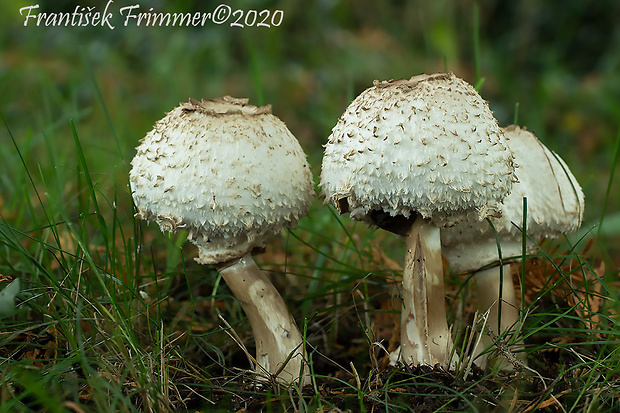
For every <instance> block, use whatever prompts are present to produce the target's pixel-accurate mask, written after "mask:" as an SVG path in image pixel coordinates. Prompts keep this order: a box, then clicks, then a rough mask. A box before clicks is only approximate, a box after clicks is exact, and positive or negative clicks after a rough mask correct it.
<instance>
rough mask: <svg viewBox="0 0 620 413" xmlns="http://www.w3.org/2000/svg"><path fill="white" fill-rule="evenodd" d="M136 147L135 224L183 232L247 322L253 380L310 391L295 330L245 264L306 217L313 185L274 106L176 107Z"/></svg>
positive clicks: (217, 102) (239, 102)
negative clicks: (253, 360) (267, 376)
mask: <svg viewBox="0 0 620 413" xmlns="http://www.w3.org/2000/svg"><path fill="white" fill-rule="evenodd" d="M141 142H142V143H141V144H140V146H139V147H138V148H137V154H136V156H135V157H134V159H133V161H132V170H131V172H130V183H131V192H132V195H133V199H134V201H135V205H136V208H137V211H138V213H137V214H136V217H138V218H140V219H146V220H149V221H155V222H157V223H158V224H159V227H160V228H161V230H162V231H168V232H175V231H178V230H184V231H187V233H188V235H187V239H189V240H190V241H191V242H192V243H193V244H194V245H196V246H197V247H198V258H196V261H197V262H198V263H200V264H213V265H215V267H216V269H217V270H218V271H219V273H220V274H221V276H222V278H223V279H224V280H225V282H226V284H227V285H228V287H229V288H230V290H231V291H232V293H233V294H234V296H235V297H236V298H237V299H238V300H239V301H240V302H241V306H242V307H243V310H244V311H245V313H246V315H247V316H248V318H249V321H250V324H251V326H252V332H253V334H254V339H255V342H256V363H257V366H255V368H256V373H257V376H260V375H261V374H263V375H264V373H265V372H268V373H269V374H270V375H271V376H272V377H275V376H276V375H277V380H278V381H280V382H283V383H292V382H294V381H296V380H297V379H298V378H300V377H301V383H302V384H304V383H306V382H307V378H306V377H305V376H306V375H307V367H306V365H305V362H304V354H305V350H304V345H303V340H302V336H301V334H300V332H299V329H298V328H297V326H296V325H295V322H294V320H293V318H292V316H291V315H290V313H289V311H288V309H287V307H286V304H285V303H284V301H283V299H282V297H281V296H280V294H279V293H278V291H277V290H276V289H275V287H274V286H273V285H272V283H271V282H270V281H269V279H268V278H267V277H266V276H265V274H263V272H262V271H261V270H260V269H259V268H258V266H257V265H256V263H255V262H254V260H253V258H252V255H251V252H252V251H256V250H261V249H263V248H265V245H266V242H267V240H268V239H269V237H271V236H272V235H273V234H276V233H278V232H280V231H281V230H283V229H284V228H287V227H288V228H293V227H295V226H296V224H297V222H298V221H299V219H300V218H301V217H303V216H305V215H307V213H308V210H309V207H310V204H311V203H312V201H313V198H314V185H313V181H312V175H311V172H310V168H309V166H308V163H307V161H306V155H305V153H304V151H303V150H302V148H301V146H300V145H299V142H297V140H296V139H295V137H294V136H293V135H292V134H291V132H290V131H289V130H288V129H287V127H286V125H285V124H284V123H283V122H282V121H281V120H280V119H279V118H277V117H276V116H274V115H272V114H271V107H270V106H263V107H256V106H252V105H249V104H248V100H247V99H236V98H232V97H230V96H226V97H223V98H218V99H213V100H206V99H203V100H202V101H197V100H195V99H190V101H189V102H188V103H181V104H180V106H178V107H176V108H174V110H172V111H171V112H169V113H168V114H167V115H166V116H165V117H164V118H163V119H161V120H159V121H158V122H157V123H156V124H155V126H154V128H153V130H152V131H150V132H149V133H148V134H147V135H146V137H145V138H144V139H143V140H142V141H141Z"/></svg>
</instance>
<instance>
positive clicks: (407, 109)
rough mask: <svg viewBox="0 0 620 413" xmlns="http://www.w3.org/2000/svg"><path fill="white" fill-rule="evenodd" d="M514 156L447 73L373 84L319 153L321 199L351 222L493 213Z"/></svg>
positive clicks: (474, 96) (473, 96)
mask: <svg viewBox="0 0 620 413" xmlns="http://www.w3.org/2000/svg"><path fill="white" fill-rule="evenodd" d="M514 179H515V178H514V165H513V157H512V154H511V153H510V151H509V150H508V148H507V146H506V144H505V143H504V140H503V134H502V132H501V130H500V128H499V126H498V125H497V121H496V120H495V118H494V117H493V114H492V113H491V111H490V110H489V107H488V105H487V103H486V101H484V100H483V99H482V98H481V97H480V95H479V94H478V93H477V92H476V90H475V89H474V88H473V87H472V86H471V85H469V84H468V83H467V82H465V81H463V80H462V79H459V78H458V77H456V76H454V74H452V73H440V74H434V75H425V74H423V75H418V76H414V77H412V78H411V79H409V80H395V81H388V82H385V81H384V82H378V81H375V83H374V86H373V87H371V88H369V89H367V90H365V91H364V92H362V93H361V94H360V95H359V96H358V97H357V98H356V99H355V100H354V101H353V102H352V103H351V104H350V105H349V107H348V108H347V109H346V111H345V112H344V114H343V115H342V116H341V117H340V119H339V120H338V123H337V124H336V126H335V127H334V128H333V130H332V134H331V135H330V137H329V141H328V143H327V145H326V146H325V154H324V157H323V165H322V173H321V183H320V185H321V188H322V190H323V193H324V194H325V196H326V202H330V201H331V202H332V203H333V204H334V205H335V206H336V208H338V210H339V211H340V213H346V212H347V211H350V212H351V218H353V219H360V220H366V221H370V220H371V219H370V217H369V215H370V214H371V213H372V212H373V211H383V212H386V213H389V214H390V215H391V216H397V215H402V216H405V217H409V216H410V214H411V213H412V212H417V213H419V214H421V215H422V216H423V217H424V218H426V219H429V220H431V221H432V222H433V224H435V225H436V226H440V227H441V226H446V225H453V224H454V223H456V222H458V221H459V220H460V219H461V217H462V216H463V215H464V214H466V213H467V212H468V211H472V210H475V211H476V213H477V214H478V215H479V217H480V219H484V218H485V217H486V216H489V215H493V214H494V213H495V210H496V209H497V208H498V207H497V204H499V203H500V202H501V201H502V200H503V198H504V197H505V196H506V195H507V194H508V193H509V192H510V187H511V185H512V182H513V180H514Z"/></svg>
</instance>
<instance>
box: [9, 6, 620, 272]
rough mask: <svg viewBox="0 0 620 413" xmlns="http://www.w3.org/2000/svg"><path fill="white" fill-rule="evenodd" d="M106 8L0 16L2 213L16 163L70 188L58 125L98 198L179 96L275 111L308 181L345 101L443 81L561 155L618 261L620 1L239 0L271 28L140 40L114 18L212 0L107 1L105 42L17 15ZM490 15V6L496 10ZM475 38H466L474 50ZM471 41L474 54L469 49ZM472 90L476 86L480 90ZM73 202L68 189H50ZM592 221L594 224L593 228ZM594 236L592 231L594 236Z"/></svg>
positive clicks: (123, 201) (145, 34) (141, 31)
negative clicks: (408, 81) (380, 84)
mask: <svg viewBox="0 0 620 413" xmlns="http://www.w3.org/2000/svg"><path fill="white" fill-rule="evenodd" d="M107 3H108V2H107V1H106V0H84V1H77V2H76V1H73V0H64V1H51V0H41V1H38V2H34V1H32V2H29V1H22V0H2V2H1V3H0V27H1V29H0V45H1V48H0V85H1V89H0V90H1V93H0V112H1V113H2V116H3V117H4V118H5V120H6V124H7V125H8V128H7V127H4V125H3V127H2V128H0V162H1V164H2V165H1V166H0V207H1V208H2V213H3V215H4V216H5V217H9V218H13V219H15V220H16V222H18V223H19V220H20V219H24V222H26V221H25V218H22V217H20V216H13V215H15V214H19V212H18V211H22V209H20V207H19V204H20V203H22V202H23V201H24V200H23V199H19V198H18V197H15V196H11V195H12V194H15V193H17V192H16V191H17V190H18V189H19V188H20V186H23V185H27V184H28V183H27V179H26V177H25V175H24V174H23V173H16V171H17V170H19V169H20V168H22V169H23V167H22V166H21V161H20V158H19V157H18V154H17V151H16V149H15V147H14V145H13V144H12V141H11V139H10V135H9V130H10V132H11V133H12V135H13V137H14V139H15V141H16V143H17V145H18V147H19V149H20V151H21V154H22V156H23V158H24V161H25V162H26V164H27V165H28V166H29V168H30V170H31V171H38V173H39V174H40V176H41V177H42V179H44V178H45V177H46V176H51V175H54V176H57V177H59V178H58V179H57V180H56V181H57V182H69V181H70V179H65V180H63V179H62V176H63V175H66V176H67V177H71V176H74V175H75V173H76V172H75V170H76V165H77V164H78V161H77V159H76V154H75V147H74V143H73V134H72V131H71V125H70V120H72V121H73V122H74V124H75V127H76V130H77V132H78V133H79V137H80V140H81V143H82V146H83V147H84V151H85V156H86V158H87V160H88V162H89V164H90V172H91V173H92V174H93V176H94V177H95V179H96V180H97V182H98V186H99V188H100V190H101V191H103V192H106V191H109V192H110V193H112V192H113V191H114V190H115V189H119V188H120V189H122V190H123V191H121V192H122V193H123V194H124V198H123V197H120V198H119V199H118V200H117V201H118V202H119V204H120V205H121V206H123V207H127V208H129V205H130V203H129V194H128V191H127V189H126V182H127V178H126V173H127V170H128V168H129V162H130V160H131V158H132V157H133V154H134V147H135V146H137V144H138V140H139V139H140V138H142V137H143V136H144V135H145V134H146V133H147V132H148V131H149V130H150V129H151V127H152V125H153V123H154V122H155V121H156V120H157V119H159V118H161V117H162V116H163V115H164V112H165V111H169V110H171V109H172V108H173V107H174V106H176V105H177V104H178V103H179V102H180V101H186V100H187V99H188V98H189V97H195V98H202V97H206V98H210V97H217V96H221V95H233V96H237V97H248V98H250V102H251V103H255V104H267V103H271V104H272V105H273V112H274V114H276V115H277V116H279V117H280V118H281V119H283V120H284V121H285V122H286V123H287V125H288V126H289V128H290V129H291V131H292V132H293V133H294V134H295V135H296V136H297V137H298V139H299V140H300V142H301V143H302V145H303V146H304V148H305V149H306V151H307V153H308V155H309V158H310V161H311V163H312V166H313V172H314V175H315V178H316V179H318V175H319V173H320V162H321V155H322V147H321V145H322V144H323V143H324V142H325V141H326V140H327V137H328V135H329V133H330V130H331V128H332V127H333V125H334V124H335V123H336V120H337V119H338V117H339V116H340V114H341V113H342V112H343V111H344V109H345V108H346V106H347V105H348V104H349V102H350V101H351V100H352V99H353V98H354V97H355V96H356V95H357V94H359V93H360V92H361V91H362V90H364V89H365V88H367V87H369V86H371V85H372V81H373V80H374V79H381V80H384V79H390V78H401V77H410V76H412V75H414V74H418V73H421V72H427V73H432V72H438V71H453V72H454V73H455V74H456V75H457V76H459V77H462V78H464V79H465V80H467V81H469V82H470V83H472V84H477V85H480V92H481V94H482V96H483V97H484V98H485V99H487V100H488V101H489V104H490V107H491V109H492V110H493V111H494V112H495V115H496V116H497V118H498V119H499V122H500V124H501V125H503V126H506V125H508V124H510V123H512V122H513V120H514V119H515V116H518V121H517V122H518V124H520V125H522V126H526V127H528V128H529V129H533V130H535V131H536V133H537V135H538V136H539V138H540V139H541V140H542V141H543V142H544V143H545V144H546V145H547V146H549V147H550V148H551V149H553V150H554V151H556V152H557V153H558V154H560V156H562V157H563V158H564V159H565V160H566V162H567V163H568V165H569V166H570V168H571V169H572V170H573V172H574V175H575V176H576V177H577V179H578V180H579V182H580V183H581V185H582V186H583V188H584V192H585V194H586V215H585V223H584V231H588V230H591V229H592V228H594V227H595V226H596V225H597V224H599V223H600V222H602V224H603V226H602V228H601V230H600V231H601V235H602V237H601V238H600V242H601V243H603V244H604V245H605V248H603V249H602V250H603V251H606V253H608V254H609V255H608V256H606V257H602V258H603V259H605V260H609V261H615V263H616V265H617V264H618V263H620V247H619V244H620V242H618V241H620V213H619V212H618V211H620V208H619V206H620V194H619V193H618V191H617V190H615V188H617V184H615V183H612V186H611V190H610V191H608V186H609V183H610V174H611V173H612V169H613V166H614V160H615V158H614V156H615V148H616V141H617V136H618V128H619V119H620V116H619V115H620V70H619V64H620V61H619V60H620V25H618V24H616V21H617V19H618V16H620V2H618V1H615V0H598V1H596V2H584V1H581V0H563V1H559V0H551V1H544V2H543V1H535V0H523V1H511V2H493V1H487V0H483V1H479V2H477V3H474V2H472V1H456V0H437V1H432V2H429V1H407V2H405V1H383V2H377V1H375V2H373V1H368V0H357V1H352V0H351V1H336V0H318V1H300V0H289V1H259V0H255V1H249V0H248V1H237V0H231V1H230V2H229V3H225V4H228V5H229V6H230V7H231V8H232V10H236V9H240V10H244V11H246V12H247V11H248V10H251V9H254V10H258V11H260V10H263V9H267V10H270V11H271V12H273V11H275V10H282V11H283V13H284V18H283V20H282V23H281V25H279V26H278V27H270V28H264V27H261V28H258V27H245V28H239V27H231V26H230V23H231V22H232V21H233V17H231V18H230V19H229V20H228V21H227V22H226V24H222V25H216V24H213V23H207V24H206V25H205V26H204V27H196V28H191V27H190V28H188V27H144V26H142V27H136V26H135V25H129V26H127V27H124V26H123V25H122V22H123V17H122V16H121V15H120V14H119V10H120V8H122V7H125V6H130V5H135V4H139V5H140V11H142V12H145V11H148V10H149V9H150V8H151V7H152V8H153V10H154V11H158V12H170V13H173V12H196V11H200V12H212V11H213V10H214V9H215V8H216V7H217V6H218V5H219V4H220V2H214V1H198V0H185V1H175V2H171V1H163V0H138V1H126V0H115V1H114V2H112V3H110V6H109V7H110V9H109V10H110V11H111V12H112V13H113V23H114V24H115V29H114V30H110V29H109V28H108V27H101V26H99V27H44V26H39V27H37V26H36V25H35V24H34V20H30V21H29V24H28V26H24V16H21V15H20V8H22V7H26V6H30V5H33V4H39V5H40V8H39V9H38V10H33V13H41V12H47V13H51V12H59V11H62V12H73V11H74V10H75V8H76V6H79V7H95V8H96V9H95V10H93V11H103V9H104V8H105V6H106V4H107ZM498 3H501V5H500V4H498ZM476 33H477V34H478V35H477V37H476ZM476 38H477V39H478V43H479V47H476V44H477V42H476ZM480 78H483V81H482V82H481V81H480ZM59 190H60V192H62V193H63V197H64V198H63V202H66V203H67V204H71V203H72V202H73V201H74V195H73V194H72V188H71V187H70V186H67V187H64V188H59ZM603 217H604V218H605V219H603ZM593 231H594V233H595V234H596V233H597V232H598V231H599V228H594V229H593Z"/></svg>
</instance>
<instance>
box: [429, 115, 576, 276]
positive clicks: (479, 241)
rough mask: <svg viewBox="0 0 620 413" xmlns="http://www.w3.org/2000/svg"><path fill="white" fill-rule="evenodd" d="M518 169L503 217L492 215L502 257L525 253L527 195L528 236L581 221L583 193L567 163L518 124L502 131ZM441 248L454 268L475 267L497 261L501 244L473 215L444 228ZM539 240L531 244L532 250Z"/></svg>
mask: <svg viewBox="0 0 620 413" xmlns="http://www.w3.org/2000/svg"><path fill="white" fill-rule="evenodd" d="M504 135H505V137H506V141H507V142H508V146H509V148H510V149H511V150H512V152H513V153H514V156H515V162H516V163H517V165H518V167H517V169H516V171H515V173H516V175H517V178H518V179H519V182H518V183H516V184H514V185H513V186H512V193H511V194H510V195H509V196H508V197H507V198H506V199H505V200H504V202H503V204H502V205H501V218H491V222H492V223H493V226H494V227H495V230H496V231H497V233H498V236H499V239H500V246H501V249H502V257H503V258H508V257H510V256H516V255H521V254H522V243H521V239H522V232H521V230H519V229H518V228H517V227H515V226H514V225H513V222H514V223H515V224H516V225H517V226H518V227H519V228H521V227H522V226H523V198H524V197H526V198H527V229H526V232H527V235H528V236H529V237H530V238H532V239H533V240H540V239H543V238H554V237H557V236H558V235H560V234H562V233H567V232H573V231H576V230H577V229H578V228H579V226H580V225H581V221H582V219H583V210H584V196H583V191H582V190H581V187H580V186H579V183H578V182H577V180H576V179H575V177H574V176H573V174H572V173H571V171H570V170H569V169H568V166H566V164H565V163H564V161H563V160H562V159H561V158H560V157H559V156H558V155H557V154H555V153H554V152H552V151H550V150H549V149H547V148H546V147H545V146H544V145H543V144H542V143H541V142H540V141H539V140H538V139H537V138H536V136H534V134H533V133H531V132H529V131H528V130H526V129H521V128H519V127H518V126H514V125H513V126H509V127H507V128H505V129H504ZM441 240H442V244H443V248H442V252H443V253H444V255H445V256H446V259H447V260H448V262H449V263H450V266H451V268H452V269H454V270H455V271H472V270H476V269H478V268H480V267H482V266H484V265H486V264H489V263H491V262H493V261H496V260H498V258H499V257H498V251H497V242H496V240H495V236H494V234H493V231H492V229H491V228H490V226H489V224H488V223H487V222H486V221H485V222H479V221H478V220H476V218H475V217H474V216H470V217H469V218H468V219H466V220H464V221H463V222H461V223H460V224H458V225H457V226H454V227H451V228H445V229H443V230H442V234H441ZM535 247H536V244H535V243H533V242H531V241H529V242H528V246H527V249H528V252H530V251H531V250H532V249H533V248H535Z"/></svg>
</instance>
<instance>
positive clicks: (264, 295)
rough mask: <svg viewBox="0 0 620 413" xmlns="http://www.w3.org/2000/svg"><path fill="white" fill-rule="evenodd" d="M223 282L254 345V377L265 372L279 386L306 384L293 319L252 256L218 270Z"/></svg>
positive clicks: (300, 341)
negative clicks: (247, 324) (242, 314)
mask: <svg viewBox="0 0 620 413" xmlns="http://www.w3.org/2000/svg"><path fill="white" fill-rule="evenodd" d="M217 268H218V270H219V272H220V274H221V275H222V278H223V279H224V281H225V282H226V284H227V285H228V288H230V290H231V291H232V293H233V294H234V296H235V297H236V298H237V299H238V300H239V301H240V302H241V307H242V308H243V311H244V312H245V314H246V315H247V316H248V319H249V321H250V325H251V326H252V333H253V334H254V340H255V343H256V362H257V363H258V365H257V366H256V373H257V376H258V377H264V376H265V372H268V373H269V374H271V375H272V376H273V377H276V376H277V379H278V381H279V382H282V383H285V384H288V383H293V382H295V381H297V380H300V384H301V386H303V385H305V384H307V383H308V368H307V365H306V363H305V362H304V355H305V346H304V343H303V339H302V336H301V333H300V332H299V329H298V328H297V325H296V324H295V321H294V320H293V317H292V316H291V314H290V313H289V311H288V308H287V307H286V304H285V303H284V300H283V299H282V297H281V296H280V294H279V293H278V290H276V288H275V287H274V286H273V284H272V283H271V281H269V279H268V278H267V277H266V276H265V274H264V273H263V272H262V271H261V270H260V268H258V266H257V265H256V263H255V262H254V259H253V258H252V255H251V254H246V255H244V256H243V257H241V258H238V259H235V260H232V261H229V262H226V263H223V264H220V265H218V266H217Z"/></svg>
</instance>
